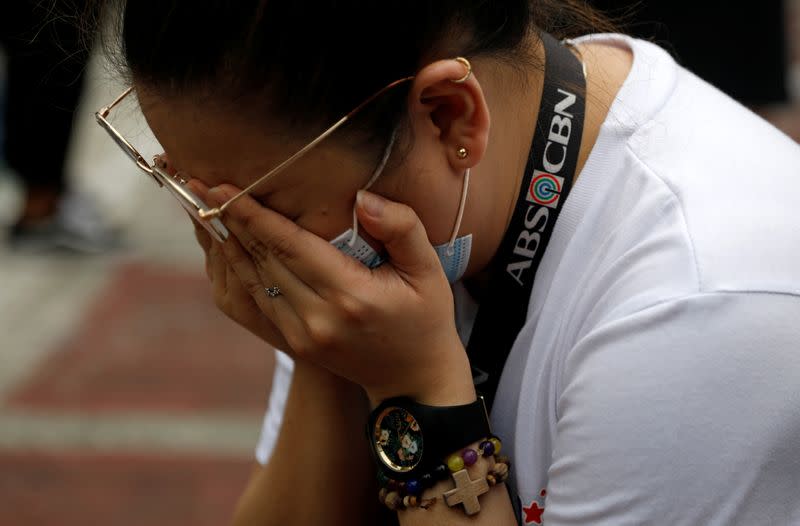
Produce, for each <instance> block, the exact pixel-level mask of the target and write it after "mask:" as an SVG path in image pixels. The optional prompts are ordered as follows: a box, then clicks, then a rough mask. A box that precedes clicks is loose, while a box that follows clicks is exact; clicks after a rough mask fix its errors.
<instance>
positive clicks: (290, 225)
mask: <svg viewBox="0 0 800 526" xmlns="http://www.w3.org/2000/svg"><path fill="white" fill-rule="evenodd" d="M237 193H238V190H237V189H236V188H234V187H232V186H230V185H222V186H218V187H216V188H214V189H212V190H211V191H210V192H209V194H208V195H209V199H210V200H211V201H213V202H214V204H215V205H216V206H219V205H220V204H222V203H224V202H225V201H227V200H228V199H230V198H231V197H233V196H234V195H236V194H237ZM225 224H226V226H227V227H228V228H229V229H230V230H231V231H232V232H233V234H234V236H235V237H236V238H237V239H238V240H239V242H240V243H241V245H242V247H244V249H245V250H246V251H247V252H248V253H250V255H251V256H252V257H253V258H254V259H256V260H263V259H266V257H267V256H269V257H274V258H276V259H277V260H278V261H280V262H281V263H282V264H283V265H285V266H286V267H287V268H288V269H289V270H291V272H292V273H294V274H295V275H297V276H298V277H299V278H300V279H302V280H303V281H304V282H305V283H307V284H308V286H309V287H311V288H312V289H313V290H315V291H317V293H318V294H320V295H324V294H325V292H326V291H328V290H331V289H334V290H335V289H336V288H337V287H338V286H339V284H340V282H341V275H340V274H341V271H340V272H339V273H336V272H331V268H337V267H338V268H339V269H342V268H345V266H348V265H349V268H359V267H358V265H353V264H352V263H353V261H351V260H349V259H348V258H347V256H345V255H344V254H342V253H341V252H339V251H338V250H336V249H335V248H334V247H333V246H332V245H331V244H330V243H329V242H328V241H325V240H324V239H322V238H320V237H319V236H316V235H314V234H312V233H311V232H309V231H307V230H305V229H303V228H301V227H299V226H298V225H296V224H295V223H294V222H292V221H290V220H289V219H287V218H285V217H284V216H282V215H280V214H279V213H277V212H274V211H273V210H270V209H268V208H265V207H263V206H261V205H260V204H259V203H257V202H256V201H255V200H254V199H253V198H252V197H250V196H247V195H246V196H243V197H241V198H239V199H238V200H237V201H236V202H235V203H233V204H232V205H231V206H230V207H229V208H228V209H226V211H225Z"/></svg>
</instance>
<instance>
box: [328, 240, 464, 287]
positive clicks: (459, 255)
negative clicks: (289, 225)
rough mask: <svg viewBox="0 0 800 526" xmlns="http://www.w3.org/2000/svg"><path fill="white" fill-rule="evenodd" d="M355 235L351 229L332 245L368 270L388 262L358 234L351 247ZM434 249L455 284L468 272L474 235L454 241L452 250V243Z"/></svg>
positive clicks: (447, 274) (332, 242)
mask: <svg viewBox="0 0 800 526" xmlns="http://www.w3.org/2000/svg"><path fill="white" fill-rule="evenodd" d="M353 233H354V232H353V229H352V228H350V229H348V230H347V232H344V233H343V234H342V235H340V236H339V237H337V238H336V239H334V240H333V241H331V244H332V245H333V246H335V247H336V248H338V249H339V251H340V252H342V253H343V254H345V255H347V256H350V257H352V258H355V259H357V260H359V261H360V262H362V263H363V264H364V265H366V266H367V268H376V267H379V266H381V265H382V264H383V263H385V262H386V258H384V257H383V255H381V254H380V253H379V252H378V251H377V250H375V249H374V248H372V247H371V246H370V245H369V243H367V242H366V241H365V240H364V238H363V237H361V236H359V235H358V234H356V240H355V243H353V244H352V245H350V240H351V239H352V237H353ZM433 249H434V250H436V255H437V256H439V261H440V262H441V263H442V268H443V269H444V274H445V276H447V280H448V281H449V282H450V283H454V282H456V281H458V280H459V279H461V276H463V275H464V272H466V270H467V264H468V263H469V255H470V252H471V251H472V234H468V235H466V236H462V237H459V238H456V239H455V240H453V247H452V249H451V248H450V243H445V244H443V245H437V246H435V247H433Z"/></svg>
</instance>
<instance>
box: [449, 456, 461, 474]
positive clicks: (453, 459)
mask: <svg viewBox="0 0 800 526" xmlns="http://www.w3.org/2000/svg"><path fill="white" fill-rule="evenodd" d="M447 467H448V468H449V469H450V471H451V472H452V473H455V472H457V471H461V470H462V469H464V459H463V458H461V455H458V454H455V453H454V454H452V455H450V456H449V457H447Z"/></svg>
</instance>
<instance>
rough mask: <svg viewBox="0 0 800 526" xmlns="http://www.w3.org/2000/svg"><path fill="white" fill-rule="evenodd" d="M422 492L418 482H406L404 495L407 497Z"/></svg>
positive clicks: (412, 480)
mask: <svg viewBox="0 0 800 526" xmlns="http://www.w3.org/2000/svg"><path fill="white" fill-rule="evenodd" d="M421 492H422V484H420V482H419V481H418V480H414V479H411V480H408V481H406V493H407V494H409V495H419V494H420V493H421Z"/></svg>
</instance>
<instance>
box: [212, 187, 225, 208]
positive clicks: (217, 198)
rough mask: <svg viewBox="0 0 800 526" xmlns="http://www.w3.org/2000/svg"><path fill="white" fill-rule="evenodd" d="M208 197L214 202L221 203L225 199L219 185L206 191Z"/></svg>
mask: <svg viewBox="0 0 800 526" xmlns="http://www.w3.org/2000/svg"><path fill="white" fill-rule="evenodd" d="M208 198H209V199H210V200H211V201H212V202H213V203H214V204H221V203H222V202H224V201H225V192H224V191H223V190H222V188H220V187H219V186H215V187H214V188H212V189H211V190H209V191H208Z"/></svg>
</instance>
